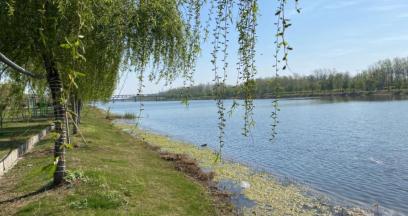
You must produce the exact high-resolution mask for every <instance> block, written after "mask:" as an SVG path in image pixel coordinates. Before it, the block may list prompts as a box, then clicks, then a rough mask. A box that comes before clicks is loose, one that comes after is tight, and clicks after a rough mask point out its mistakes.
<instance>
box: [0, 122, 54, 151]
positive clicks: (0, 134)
mask: <svg viewBox="0 0 408 216" xmlns="http://www.w3.org/2000/svg"><path fill="white" fill-rule="evenodd" d="M48 125H50V122H48V121H46V120H32V121H20V122H7V123H5V124H4V125H3V128H0V159H1V158H3V157H4V156H6V155H7V154H8V152H9V151H10V150H12V149H15V148H18V146H20V145H21V144H22V143H24V142H26V141H27V139H28V138H29V137H30V136H32V135H34V134H37V133H39V132H40V131H41V130H43V129H44V128H46V127H47V126H48Z"/></svg>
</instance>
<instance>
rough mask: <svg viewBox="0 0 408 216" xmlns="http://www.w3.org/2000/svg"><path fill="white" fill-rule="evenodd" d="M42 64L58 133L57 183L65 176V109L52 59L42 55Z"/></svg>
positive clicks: (60, 85)
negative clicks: (45, 73) (45, 72)
mask: <svg viewBox="0 0 408 216" xmlns="http://www.w3.org/2000/svg"><path fill="white" fill-rule="evenodd" d="M44 64H45V69H46V71H47V82H48V85H49V88H50V91H51V97H52V103H53V107H54V119H55V131H56V132H57V133H58V134H59V137H58V138H57V140H55V143H54V159H55V160H57V161H58V162H57V167H56V170H55V173H54V185H59V184H61V183H63V181H64V176H65V148H64V144H65V142H66V139H67V128H66V115H65V112H66V110H65V105H64V102H63V92H62V81H61V77H60V74H59V71H58V70H57V68H56V66H55V63H54V62H53V61H52V59H51V58H49V57H47V56H44Z"/></svg>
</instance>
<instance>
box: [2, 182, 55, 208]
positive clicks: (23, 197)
mask: <svg viewBox="0 0 408 216" xmlns="http://www.w3.org/2000/svg"><path fill="white" fill-rule="evenodd" d="M57 187H58V186H55V185H54V184H53V183H52V182H49V183H48V184H46V185H44V186H43V187H41V188H40V189H38V190H36V191H33V192H30V193H27V194H24V195H21V196H17V197H14V198H10V199H7V200H3V201H0V205H2V204H6V203H13V202H16V201H19V200H22V199H25V198H29V197H33V196H36V195H39V194H42V193H44V192H47V191H49V190H52V189H54V188H57Z"/></svg>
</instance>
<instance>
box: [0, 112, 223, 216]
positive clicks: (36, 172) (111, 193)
mask: <svg viewBox="0 0 408 216" xmlns="http://www.w3.org/2000/svg"><path fill="white" fill-rule="evenodd" d="M81 125H82V127H81V128H82V133H83V135H84V137H85V138H86V139H87V144H85V143H83V142H82V141H81V139H80V137H74V138H73V142H74V143H76V144H77V146H78V147H77V148H74V149H72V150H69V151H68V153H67V157H66V160H67V163H68V164H67V167H68V173H67V175H68V176H67V179H68V181H69V182H70V183H69V184H67V185H65V186H63V187H59V188H54V189H51V190H46V189H47V188H48V186H49V185H50V183H51V176H50V173H49V172H48V171H47V169H46V167H47V166H49V165H50V164H51V163H52V145H53V139H54V136H55V135H53V134H51V135H50V136H47V137H46V139H45V140H43V141H41V142H40V143H39V144H37V146H36V147H35V148H34V149H33V151H32V152H31V153H29V154H27V155H26V156H25V157H24V158H23V159H21V160H20V161H19V162H18V164H17V165H16V166H15V167H14V168H13V169H12V170H10V171H9V172H8V173H7V174H6V175H5V176H4V177H3V178H2V179H1V180H0V215H14V214H16V215H62V214H63V215H129V214H130V215H134V214H135V215H220V214H221V213H220V212H221V211H223V210H225V208H226V207H223V206H220V205H221V204H220V203H219V200H216V199H214V197H213V196H211V194H210V191H209V190H208V189H207V188H206V187H204V185H202V184H200V183H199V182H197V181H195V180H193V179H192V178H190V177H189V176H187V175H186V174H184V173H182V172H179V171H177V170H175V169H174V166H173V164H172V163H171V162H168V161H165V160H162V159H161V158H160V157H159V155H158V154H157V153H156V152H154V151H152V150H151V149H150V148H148V147H147V146H146V145H145V144H144V143H143V142H142V141H140V140H136V139H134V138H133V137H132V136H130V135H128V134H127V133H125V132H123V131H122V129H119V128H117V127H115V126H114V125H112V124H111V122H110V121H109V120H106V119H105V116H104V114H103V113H102V112H100V111H97V110H94V109H86V110H84V113H83V119H82V124H81ZM224 214H226V213H225V212H223V213H222V215H224Z"/></svg>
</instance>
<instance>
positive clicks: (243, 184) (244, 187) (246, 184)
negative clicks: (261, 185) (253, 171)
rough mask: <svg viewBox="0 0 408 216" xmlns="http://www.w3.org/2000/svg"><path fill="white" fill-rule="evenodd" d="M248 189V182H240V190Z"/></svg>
mask: <svg viewBox="0 0 408 216" xmlns="http://www.w3.org/2000/svg"><path fill="white" fill-rule="evenodd" d="M250 187H251V185H250V184H249V182H247V181H241V188H243V189H247V188H250Z"/></svg>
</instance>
